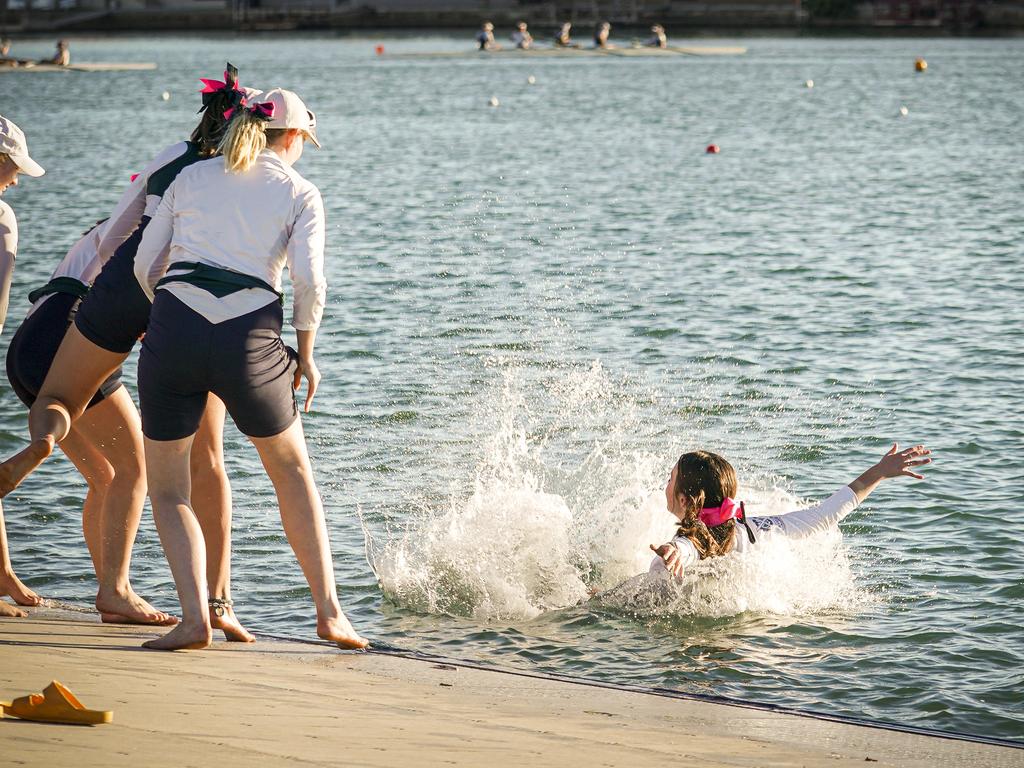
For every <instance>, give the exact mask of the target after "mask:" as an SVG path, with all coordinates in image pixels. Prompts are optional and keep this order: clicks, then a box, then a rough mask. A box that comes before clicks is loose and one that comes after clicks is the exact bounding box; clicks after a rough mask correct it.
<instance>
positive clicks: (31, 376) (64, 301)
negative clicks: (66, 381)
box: [7, 293, 121, 408]
mask: <svg viewBox="0 0 1024 768" xmlns="http://www.w3.org/2000/svg"><path fill="white" fill-rule="evenodd" d="M77 304H78V297H76V296H71V295H70V294H67V293H55V294H53V295H52V296H50V297H49V298H48V299H47V300H46V301H44V302H43V303H42V304H41V305H40V306H39V308H38V309H36V311H35V312H33V313H32V314H31V315H29V316H28V317H27V318H26V319H25V322H23V323H22V324H21V327H20V328H18V331H17V332H16V333H15V334H14V338H13V339H11V346H10V347H9V348H8V350H7V379H8V381H10V382H11V388H12V389H13V390H14V393H15V394H16V395H17V396H18V399H19V400H21V402H23V403H24V404H25V405H27V406H28V407H29V408H31V407H32V403H34V402H35V401H36V397H37V396H38V395H39V390H40V389H41V388H42V386H43V382H44V381H45V380H46V374H47V373H49V371H50V366H51V365H52V364H53V358H54V357H56V355H57V350H58V349H59V348H60V343H61V342H62V341H63V340H64V334H66V333H67V331H68V328H70V327H71V318H72V315H73V314H74V311H75V306H76V305H77ZM120 386H121V367H120V366H118V368H117V370H116V371H114V372H113V373H112V374H110V376H108V377H107V380H106V381H104V382H103V384H101V385H100V388H99V391H98V392H97V393H96V394H95V395H93V397H92V400H90V401H89V405H87V406H86V408H91V407H92V406H94V405H96V404H97V403H99V402H102V401H103V400H105V399H106V398H108V397H109V396H110V395H111V393H113V392H114V391H115V390H116V389H117V388H118V387H120Z"/></svg>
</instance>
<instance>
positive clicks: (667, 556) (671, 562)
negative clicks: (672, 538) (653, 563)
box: [651, 542, 683, 577]
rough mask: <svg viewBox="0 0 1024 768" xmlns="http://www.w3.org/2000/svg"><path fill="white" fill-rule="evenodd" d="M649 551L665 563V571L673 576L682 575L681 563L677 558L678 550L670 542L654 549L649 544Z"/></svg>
mask: <svg viewBox="0 0 1024 768" xmlns="http://www.w3.org/2000/svg"><path fill="white" fill-rule="evenodd" d="M651 550H652V551H653V552H654V553H655V554H656V555H657V556H658V557H660V558H661V559H662V560H664V561H665V569H666V570H667V571H668V572H669V573H671V574H672V575H673V576H676V577H679V576H682V575H683V563H682V561H681V560H680V558H679V550H678V549H676V548H675V545H673V544H672V543H671V542H669V543H668V544H662V545H661V546H660V547H656V546H654V545H653V544H651Z"/></svg>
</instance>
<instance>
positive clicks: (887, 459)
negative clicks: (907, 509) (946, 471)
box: [850, 443, 932, 504]
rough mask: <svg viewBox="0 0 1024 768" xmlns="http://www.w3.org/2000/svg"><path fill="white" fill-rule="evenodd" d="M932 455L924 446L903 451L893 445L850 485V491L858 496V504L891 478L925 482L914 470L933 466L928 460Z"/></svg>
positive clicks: (916, 446) (895, 444) (896, 444)
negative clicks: (881, 483)
mask: <svg viewBox="0 0 1024 768" xmlns="http://www.w3.org/2000/svg"><path fill="white" fill-rule="evenodd" d="M930 455H931V451H929V450H928V449H927V448H925V447H924V446H923V445H915V446H914V447H913V448H906V449H904V450H902V451H901V450H900V449H899V444H898V443H893V446H892V448H890V449H889V452H888V453H886V454H885V456H883V457H882V458H881V460H880V461H879V462H878V463H877V464H875V466H873V467H871V469H869V470H868V471H867V472H865V473H864V474H863V475H861V476H860V477H858V478H857V479H856V480H854V481H853V482H852V483H850V490H851V491H853V493H854V495H856V497H857V503H858V504H859V503H860V502H862V501H864V499H866V498H867V497H868V496H870V495H871V492H872V491H873V490H875V488H877V487H878V484H879V483H880V482H882V481H883V480H887V479H888V478H890V477H902V476H905V477H914V478H917V479H918V480H924V475H919V474H918V473H917V472H915V471H914V469H913V468H914V467H921V466H924V465H925V464H931V463H932V460H931V459H930V458H928V457H929V456H930Z"/></svg>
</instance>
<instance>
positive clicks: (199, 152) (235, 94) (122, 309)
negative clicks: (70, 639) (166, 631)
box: [0, 64, 256, 642]
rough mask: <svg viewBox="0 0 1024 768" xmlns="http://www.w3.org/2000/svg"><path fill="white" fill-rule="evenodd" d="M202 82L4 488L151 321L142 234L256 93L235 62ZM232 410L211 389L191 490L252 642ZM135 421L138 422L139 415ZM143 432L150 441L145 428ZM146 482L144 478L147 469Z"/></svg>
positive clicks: (218, 571) (120, 217) (133, 208)
mask: <svg viewBox="0 0 1024 768" xmlns="http://www.w3.org/2000/svg"><path fill="white" fill-rule="evenodd" d="M203 83H204V84H205V88H204V89H203V106H202V108H201V109H200V111H201V112H202V113H203V117H202V119H201V121H200V123H199V125H198V126H197V127H196V129H195V130H194V131H193V132H192V136H191V138H190V140H189V141H186V142H179V143H177V144H174V145H172V146H170V147H168V148H167V149H165V150H164V151H162V152H161V153H160V154H159V155H157V157H156V158H155V159H154V160H153V161H152V162H151V163H150V164H149V165H148V166H147V167H146V168H145V169H144V170H143V172H142V173H140V174H139V175H138V176H137V177H136V178H135V179H134V180H133V181H132V184H131V185H130V186H129V188H128V189H127V190H126V192H125V193H124V195H122V197H121V200H120V201H119V203H118V205H117V207H116V208H115V209H114V212H113V214H112V215H111V217H110V221H109V222H108V224H107V227H106V232H105V234H104V236H103V240H102V241H101V242H100V244H99V258H100V261H101V262H102V263H103V269H102V271H101V272H100V274H99V276H98V277H97V278H96V280H95V282H94V283H93V285H92V288H91V289H90V291H89V292H88V294H87V295H86V297H85V299H84V300H83V302H82V304H81V306H80V307H79V309H78V312H77V314H76V315H75V322H74V324H73V325H72V326H71V327H70V328H69V329H68V331H67V333H66V334H65V336H64V340H63V341H62V343H61V345H60V349H59V350H58V352H57V355H56V357H55V358H54V360H53V363H52V365H51V366H50V371H49V373H48V374H47V376H46V380H45V381H44V382H43V384H42V386H41V387H40V389H39V392H38V394H37V395H36V400H35V402H34V403H33V405H32V408H31V410H30V412H29V433H30V437H31V442H30V444H29V446H28V447H27V448H25V449H24V450H22V451H21V452H20V453H18V454H16V455H14V456H13V457H11V458H10V459H8V460H7V461H6V462H4V463H3V464H0V497H2V496H5V495H6V494H8V493H9V492H10V491H11V490H13V489H14V488H15V487H17V486H18V484H19V483H21V482H22V480H24V479H25V478H26V477H27V476H28V475H29V474H31V472H32V471H33V470H34V469H35V468H36V467H37V466H39V464H41V463H42V462H43V461H44V460H45V459H46V458H47V457H48V456H49V455H50V453H52V451H53V447H54V445H56V444H57V443H60V442H61V441H62V440H64V439H65V438H66V437H67V435H68V434H69V433H70V430H71V426H72V424H73V423H74V422H75V421H76V420H77V419H78V418H79V417H81V416H82V414H83V413H84V412H85V409H86V407H87V406H88V404H89V402H90V400H91V399H92V397H93V396H94V394H95V393H96V391H97V390H99V389H100V387H101V386H102V385H103V382H104V381H106V380H107V379H108V377H110V376H111V375H112V374H113V373H114V372H115V371H117V370H118V368H119V367H120V366H121V364H122V363H123V362H124V361H125V359H126V358H127V357H128V354H129V353H130V352H131V350H132V348H133V347H134V346H135V342H136V341H137V340H138V339H139V337H141V336H142V335H143V334H144V333H145V331H146V324H147V322H148V320H149V313H150V308H151V305H150V302H149V299H148V297H147V296H146V295H145V294H144V293H143V292H142V289H141V288H140V287H139V284H138V282H137V281H136V279H135V273H134V261H135V253H136V250H137V249H138V247H139V243H140V241H141V239H142V234H143V232H144V231H145V229H146V227H147V225H148V223H149V221H150V218H151V217H152V216H153V214H154V213H155V211H156V209H157V206H158V205H159V204H160V200H161V197H162V195H163V194H164V192H165V191H166V189H167V188H168V187H169V186H170V184H171V182H172V181H174V179H175V177H176V176H177V175H178V173H179V172H180V171H181V170H182V169H183V168H186V167H187V166H189V165H192V164H194V163H197V162H199V161H200V160H204V159H208V158H210V157H212V156H214V155H215V154H216V153H217V148H218V145H219V142H220V140H221V138H222V137H223V133H224V129H225V126H226V123H227V120H226V118H225V114H226V113H230V112H231V110H232V109H234V108H237V107H238V106H239V105H240V104H241V103H242V100H243V99H244V98H245V96H246V95H247V91H245V90H243V89H242V88H241V87H240V86H239V85H238V70H237V69H235V68H234V67H232V66H231V65H230V64H228V65H227V71H225V73H224V81H223V82H221V81H217V80H205V79H204V80H203ZM255 92H256V91H251V93H255ZM133 410H134V406H133ZM224 418H225V411H224V405H223V403H221V402H220V401H219V400H218V399H217V398H215V397H213V398H210V400H209V404H208V406H207V409H206V414H205V418H204V419H203V423H202V425H201V427H200V430H199V434H198V438H197V441H196V442H197V446H196V451H195V452H194V454H193V461H192V470H193V481H192V500H193V504H194V508H195V510H196V515H197V516H198V518H199V521H200V525H202V527H203V531H204V534H205V538H206V542H207V546H208V548H209V553H210V557H209V558H208V560H207V562H208V566H209V569H210V572H209V584H210V589H211V594H210V596H209V609H210V614H211V622H212V623H213V626H214V627H215V628H218V629H221V630H223V631H224V633H225V635H226V636H227V638H228V639H229V640H238V641H244V642H251V641H252V640H253V637H252V635H251V634H250V633H249V632H247V631H246V630H245V629H244V628H243V627H242V626H241V624H240V623H239V622H238V620H237V619H236V618H235V616H234V612H233V609H232V601H231V596H230V535H231V487H230V485H229V483H228V478H227V474H226V472H225V470H224V448H223V427H224ZM134 421H135V423H136V424H137V423H138V417H137V416H136V418H135V420H134ZM135 434H136V435H138V434H139V433H138V432H137V431H136V432H135ZM138 439H139V441H141V437H139V438H138ZM141 469H142V468H141V466H140V471H141ZM141 482H142V487H143V488H144V487H145V478H144V476H143V477H142V480H141ZM144 497H145V492H144V491H143V492H142V493H141V494H138V495H134V496H132V497H131V502H130V503H131V505H133V508H135V507H137V509H138V510H139V514H141V509H142V504H143V502H144V500H145V498H144ZM132 514H134V512H133V513H132ZM115 613H116V612H115ZM122 615H123V614H122ZM127 617H128V618H129V619H131V620H134V621H145V622H147V623H148V622H151V621H152V620H153V619H152V617H150V616H148V615H146V614H139V613H136V612H135V611H130V612H129V613H128V614H127Z"/></svg>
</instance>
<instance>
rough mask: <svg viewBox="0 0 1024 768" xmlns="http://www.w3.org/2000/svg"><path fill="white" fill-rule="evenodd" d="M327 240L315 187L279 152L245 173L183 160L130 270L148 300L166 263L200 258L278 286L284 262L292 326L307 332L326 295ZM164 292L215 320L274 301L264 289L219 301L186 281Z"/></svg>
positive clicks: (216, 161) (220, 161) (217, 163)
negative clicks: (291, 297) (184, 163)
mask: <svg viewBox="0 0 1024 768" xmlns="http://www.w3.org/2000/svg"><path fill="white" fill-rule="evenodd" d="M325 240H326V223H325V218H324V204H323V200H322V199H321V197H320V191H319V190H318V189H317V188H316V187H315V186H314V185H313V184H312V183H311V182H309V181H307V180H306V179H304V178H302V176H300V175H299V173H298V172H297V171H295V170H294V169H293V168H292V167H291V166H289V165H288V164H287V163H285V162H284V161H283V160H282V159H281V158H280V157H279V156H278V155H277V153H276V152H274V151H273V150H270V149H265V150H263V152H262V153H260V155H259V157H258V158H257V160H256V164H255V165H254V166H253V167H252V168H251V169H249V170H248V171H246V172H245V173H231V172H228V171H227V170H226V169H225V167H224V158H223V157H215V158H213V159H212V160H203V161H201V162H198V163H195V164H193V165H190V166H188V167H187V168H185V169H184V170H182V171H181V173H179V174H178V177H177V178H176V179H175V180H174V182H173V183H172V184H171V186H170V187H168V189H167V192H165V193H164V197H163V200H162V201H161V203H160V205H159V207H158V208H157V210H156V214H155V215H154V217H153V220H152V221H151V222H150V223H149V226H148V227H146V233H145V234H144V235H143V237H142V243H141V245H140V246H139V250H138V253H137V254H136V256H135V276H136V278H138V280H139V284H140V285H141V286H142V289H143V290H144V291H145V292H146V294H147V295H148V296H149V297H150V299H152V298H153V297H154V291H155V287H156V284H157V282H158V281H159V280H160V278H161V277H163V276H164V274H165V273H167V272H168V266H169V265H170V264H172V263H174V262H178V261H184V262H193V261H198V262H201V263H203V264H208V265H210V266H214V267H220V268H221V269H228V270H231V271H233V272H241V273H242V274H246V275H251V276H253V277H258V278H260V279H261V280H264V281H265V282H267V283H269V284H270V285H272V286H274V288H275V289H276V290H278V291H280V290H281V272H282V270H283V269H284V267H285V265H286V264H287V266H288V272H289V274H290V275H291V279H292V291H293V294H294V303H293V307H292V325H293V326H294V327H295V328H296V330H300V331H311V330H314V329H315V328H317V326H319V325H320V319H321V317H322V316H323V311H324V303H325V301H326V298H327V281H326V279H325V278H324V242H325ZM170 274H175V273H174V272H171V273H170ZM177 274H180V273H177ZM162 290H168V291H170V292H171V293H173V294H174V295H175V296H177V297H178V298H179V299H181V300H182V301H183V302H185V303H186V304H187V305H188V306H190V307H191V308H192V309H194V310H195V311H197V312H199V313H200V314H201V315H203V316H204V317H205V318H207V319H208V320H209V321H210V322H212V323H219V322H223V321H225V320H230V319H231V318H234V317H240V316H241V315H244V314H247V313H249V312H252V311H254V310H256V309H259V308H260V307H263V306H266V305H267V304H269V303H270V302H272V301H277V296H276V295H275V294H273V293H271V292H269V291H267V290H264V289H261V288H246V289H243V290H241V291H238V292H236V293H232V294H229V295H228V296H224V297H222V298H219V299H218V298H217V297H216V296H214V295H213V294H211V293H209V292H208V291H206V290H204V289H202V288H199V287H198V286H195V285H190V284H188V283H170V284H168V285H165V286H162Z"/></svg>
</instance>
